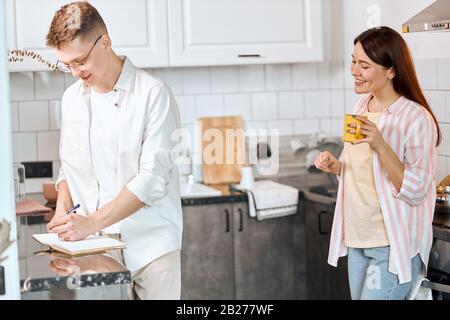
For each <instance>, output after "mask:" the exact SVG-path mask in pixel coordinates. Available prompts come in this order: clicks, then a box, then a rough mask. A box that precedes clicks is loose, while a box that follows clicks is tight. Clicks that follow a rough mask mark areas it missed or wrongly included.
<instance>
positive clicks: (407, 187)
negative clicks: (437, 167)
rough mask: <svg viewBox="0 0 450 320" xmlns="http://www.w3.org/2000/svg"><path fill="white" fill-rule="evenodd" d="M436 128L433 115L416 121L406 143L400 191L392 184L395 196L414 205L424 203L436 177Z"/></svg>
mask: <svg viewBox="0 0 450 320" xmlns="http://www.w3.org/2000/svg"><path fill="white" fill-rule="evenodd" d="M435 130H436V129H435V124H434V121H433V119H431V117H427V116H425V115H424V116H423V117H420V118H419V119H417V120H416V121H415V123H414V125H413V126H412V127H411V129H410V132H409V134H408V135H407V137H408V138H407V140H406V143H405V155H404V160H403V164H404V166H405V171H404V178H403V182H402V186H401V189H400V192H398V191H397V189H396V188H395V187H394V186H393V185H392V193H393V195H394V197H396V198H398V199H400V200H403V201H405V202H407V203H408V204H409V205H411V206H413V207H415V206H419V205H421V204H422V203H423V201H424V200H425V198H426V195H427V193H428V191H429V189H430V186H431V184H432V182H433V179H434V177H433V170H432V169H433V166H434V162H435V158H436V150H435V148H436V147H435V144H436V138H435Z"/></svg>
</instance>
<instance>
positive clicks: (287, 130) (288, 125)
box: [267, 120, 294, 135]
mask: <svg viewBox="0 0 450 320" xmlns="http://www.w3.org/2000/svg"><path fill="white" fill-rule="evenodd" d="M267 129H268V130H278V132H279V135H291V134H294V127H293V123H292V121H290V120H272V121H269V122H268V124H267Z"/></svg>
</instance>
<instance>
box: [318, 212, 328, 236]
mask: <svg viewBox="0 0 450 320" xmlns="http://www.w3.org/2000/svg"><path fill="white" fill-rule="evenodd" d="M325 214H328V212H327V211H320V213H319V234H321V235H327V234H328V231H323V230H322V216H323V215H325Z"/></svg>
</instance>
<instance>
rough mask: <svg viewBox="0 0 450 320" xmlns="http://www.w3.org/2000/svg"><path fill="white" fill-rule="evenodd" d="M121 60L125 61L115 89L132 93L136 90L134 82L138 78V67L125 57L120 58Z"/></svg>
mask: <svg viewBox="0 0 450 320" xmlns="http://www.w3.org/2000/svg"><path fill="white" fill-rule="evenodd" d="M119 58H120V59H122V60H124V63H123V67H122V72H120V76H119V79H118V80H117V83H116V85H115V86H114V88H118V89H121V90H124V91H127V92H131V91H133V89H134V80H135V76H136V67H135V66H134V65H133V63H132V62H131V61H130V59H128V58H127V57H125V56H119Z"/></svg>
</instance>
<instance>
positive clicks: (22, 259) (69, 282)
mask: <svg viewBox="0 0 450 320" xmlns="http://www.w3.org/2000/svg"><path fill="white" fill-rule="evenodd" d="M27 197H30V198H32V199H35V200H37V201H38V202H40V203H42V204H45V203H46V201H45V199H44V198H43V196H42V194H29V195H27ZM46 205H47V206H49V207H52V205H51V204H48V203H47V204H46ZM50 218H51V216H42V215H41V216H21V217H17V242H18V254H19V269H20V285H21V291H22V294H24V293H27V292H37V291H46V290H58V292H59V294H62V292H64V290H65V291H68V289H73V288H85V287H100V286H106V285H122V284H127V283H129V282H130V281H131V274H130V272H129V271H128V270H127V269H126V268H125V266H123V265H122V264H121V263H119V262H117V261H116V260H114V259H113V258H112V257H111V256H110V254H111V253H114V252H113V251H109V252H108V253H106V252H105V253H104V254H94V255H86V256H78V257H70V256H68V255H65V254H62V253H58V252H54V251H53V252H52V251H51V250H49V248H48V247H47V246H45V245H42V244H40V243H38V242H37V241H35V240H34V239H33V238H32V235H33V233H45V232H47V231H46V224H47V223H48V221H49V219H50ZM62 289H63V291H61V290H62Z"/></svg>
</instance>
